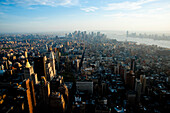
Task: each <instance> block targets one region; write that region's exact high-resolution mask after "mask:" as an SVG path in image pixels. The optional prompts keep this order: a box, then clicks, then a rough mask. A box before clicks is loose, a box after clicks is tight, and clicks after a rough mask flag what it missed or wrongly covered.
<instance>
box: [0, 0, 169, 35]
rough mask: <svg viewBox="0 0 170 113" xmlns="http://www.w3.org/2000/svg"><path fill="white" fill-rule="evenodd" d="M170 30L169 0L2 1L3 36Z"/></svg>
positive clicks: (1, 23)
mask: <svg viewBox="0 0 170 113" xmlns="http://www.w3.org/2000/svg"><path fill="white" fill-rule="evenodd" d="M74 30H111V31H112V30H114V31H126V30H129V31H170V0H0V33H4V32H7V33H8V32H55V31H74Z"/></svg>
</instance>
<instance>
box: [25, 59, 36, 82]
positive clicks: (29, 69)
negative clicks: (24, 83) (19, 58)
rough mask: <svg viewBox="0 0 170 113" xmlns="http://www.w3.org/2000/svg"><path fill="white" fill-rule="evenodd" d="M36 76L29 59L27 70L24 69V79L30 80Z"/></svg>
mask: <svg viewBox="0 0 170 113" xmlns="http://www.w3.org/2000/svg"><path fill="white" fill-rule="evenodd" d="M32 74H34V69H33V67H32V66H31V65H30V63H29V61H28V59H27V62H26V65H25V69H24V79H28V78H30V77H31V75H32Z"/></svg>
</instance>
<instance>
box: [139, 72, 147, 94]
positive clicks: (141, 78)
mask: <svg viewBox="0 0 170 113" xmlns="http://www.w3.org/2000/svg"><path fill="white" fill-rule="evenodd" d="M140 82H141V83H142V93H145V88H146V77H145V75H140Z"/></svg>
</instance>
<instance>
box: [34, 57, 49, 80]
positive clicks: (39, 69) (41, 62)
mask: <svg viewBox="0 0 170 113" xmlns="http://www.w3.org/2000/svg"><path fill="white" fill-rule="evenodd" d="M33 60H34V72H35V73H37V76H38V80H41V76H44V77H45V78H46V79H47V75H46V67H45V64H46V57H34V58H33Z"/></svg>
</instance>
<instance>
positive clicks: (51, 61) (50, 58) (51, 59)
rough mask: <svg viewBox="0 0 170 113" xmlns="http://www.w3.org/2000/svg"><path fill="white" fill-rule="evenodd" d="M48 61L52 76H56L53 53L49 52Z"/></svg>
mask: <svg viewBox="0 0 170 113" xmlns="http://www.w3.org/2000/svg"><path fill="white" fill-rule="evenodd" d="M49 61H50V63H51V66H52V69H53V73H54V76H56V69H55V58H54V52H53V51H51V52H50V56H49Z"/></svg>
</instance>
